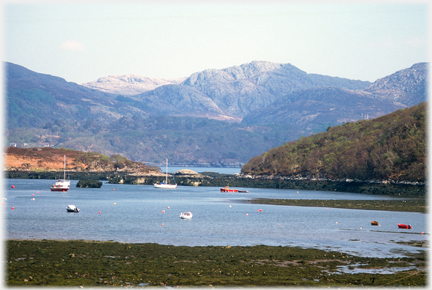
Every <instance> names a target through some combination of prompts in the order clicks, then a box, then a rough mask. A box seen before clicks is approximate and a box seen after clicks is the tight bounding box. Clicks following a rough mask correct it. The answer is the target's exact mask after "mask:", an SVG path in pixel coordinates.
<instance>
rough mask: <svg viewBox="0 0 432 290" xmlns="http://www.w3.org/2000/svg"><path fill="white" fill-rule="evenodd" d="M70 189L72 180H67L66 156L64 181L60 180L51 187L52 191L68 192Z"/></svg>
mask: <svg viewBox="0 0 432 290" xmlns="http://www.w3.org/2000/svg"><path fill="white" fill-rule="evenodd" d="M69 187H70V180H66V155H64V169H63V180H62V179H59V180H58V181H57V182H56V183H54V184H53V185H51V191H68V189H69Z"/></svg>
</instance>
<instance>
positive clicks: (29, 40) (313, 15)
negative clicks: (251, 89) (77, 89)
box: [3, 1, 429, 83]
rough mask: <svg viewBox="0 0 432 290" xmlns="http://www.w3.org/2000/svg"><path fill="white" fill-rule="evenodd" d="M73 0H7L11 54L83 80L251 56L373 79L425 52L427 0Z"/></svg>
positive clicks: (185, 72)
mask: <svg viewBox="0 0 432 290" xmlns="http://www.w3.org/2000/svg"><path fill="white" fill-rule="evenodd" d="M71 3H72V2H63V1H55V2H47V3H44V2H41V3H38V2H36V3H32V2H22V3H20V2H18V3H16V4H15V3H13V2H6V3H4V6H3V14H4V23H3V26H4V29H3V30H4V37H3V40H4V48H3V49H4V51H3V59H4V61H9V62H12V63H15V64H18V65H22V66H24V67H26V68H28V69H30V70H33V71H36V72H40V73H46V74H50V75H54V76H59V77H62V78H64V79H66V80H67V81H71V82H76V83H83V82H89V81H94V80H96V79H98V78H100V77H105V76H108V75H124V74H137V75H141V76H147V77H161V78H179V77H188V76H189V75H191V74H192V73H194V72H198V71H202V70H205V69H213V68H215V69H222V68H226V67H230V66H235V65H241V64H244V63H248V62H251V61H254V60H263V61H270V62H275V63H291V64H292V65H294V66H296V67H298V68H299V69H301V70H303V71H306V72H307V73H318V74H324V75H330V76H338V77H344V78H350V79H360V80H367V81H375V80H376V79H378V78H381V77H384V76H387V75H389V74H392V73H394V72H396V71H398V70H401V69H404V68H407V67H410V66H411V65H413V64H414V63H417V62H425V61H428V50H427V44H428V18H427V16H428V9H429V6H428V5H427V4H426V2H417V3H414V4H412V3H410V2H379V1H375V2H358V4H352V3H347V4H344V3H345V2H328V3H327V2H323V4H320V3H321V2H316V3H315V2H306V3H308V4H296V3H298V2H292V1H289V2H272V1H270V2H263V1H255V2H244V1H243V2H238V1H237V2H236V1H232V2H228V1H222V2H203V3H205V4H200V3H201V2H187V1H186V2H184V1H179V2H166V1H165V2H163V1H162V2H151V1H143V2H140V1H136V2H125V3H126V4H121V3H120V2H109V1H108V4H107V3H104V2H88V3H90V4H86V2H77V4H71ZM157 3H162V4H157ZM303 3H305V2H303Z"/></svg>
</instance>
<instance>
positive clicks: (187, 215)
mask: <svg viewBox="0 0 432 290" xmlns="http://www.w3.org/2000/svg"><path fill="white" fill-rule="evenodd" d="M192 216H193V214H192V213H191V212H190V211H186V212H182V213H180V218H181V219H188V220H190V219H191V218H192Z"/></svg>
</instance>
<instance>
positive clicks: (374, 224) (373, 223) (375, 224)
mask: <svg viewBox="0 0 432 290" xmlns="http://www.w3.org/2000/svg"><path fill="white" fill-rule="evenodd" d="M371 225H373V226H378V225H379V222H377V221H371Z"/></svg>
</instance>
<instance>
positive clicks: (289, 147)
mask: <svg viewBox="0 0 432 290" xmlns="http://www.w3.org/2000/svg"><path fill="white" fill-rule="evenodd" d="M242 173H244V174H252V175H279V176H295V177H307V178H309V179H310V178H324V179H326V178H329V179H352V180H354V179H358V180H393V181H409V182H425V180H426V104H425V103H421V104H419V105H417V106H414V107H411V108H408V109H403V110H398V111H396V112H393V113H391V114H388V115H385V116H381V117H379V118H376V119H374V120H362V121H358V122H351V123H345V124H344V125H340V126H337V127H329V128H328V130H327V131H326V132H323V133H318V134H315V135H313V136H309V137H306V138H301V139H300V140H298V141H295V142H289V143H286V144H284V145H282V146H279V147H277V148H273V149H271V150H269V151H267V152H265V153H263V154H261V155H260V156H256V157H254V158H252V159H251V160H250V161H249V162H248V163H247V164H245V165H244V166H243V167H242Z"/></svg>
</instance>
